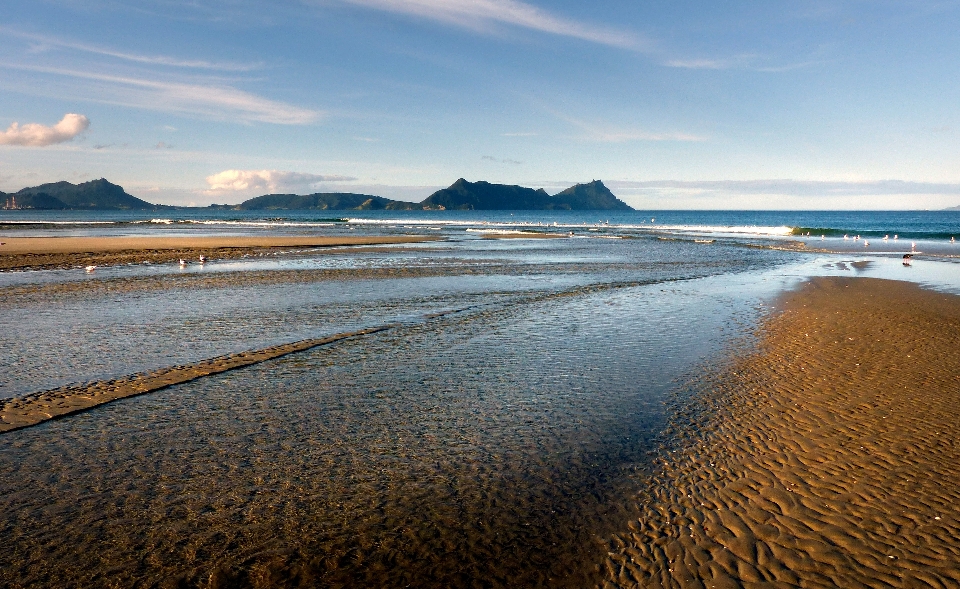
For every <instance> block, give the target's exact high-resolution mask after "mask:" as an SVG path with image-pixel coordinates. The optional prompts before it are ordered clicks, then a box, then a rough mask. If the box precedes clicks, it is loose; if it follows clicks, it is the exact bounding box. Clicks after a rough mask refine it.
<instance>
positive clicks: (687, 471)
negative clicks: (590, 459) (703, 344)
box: [606, 278, 960, 587]
mask: <svg viewBox="0 0 960 589" xmlns="http://www.w3.org/2000/svg"><path fill="white" fill-rule="evenodd" d="M777 308H778V310H777V312H775V313H774V314H772V315H771V316H770V317H769V318H768V320H767V321H766V322H765V324H764V325H763V326H762V328H761V330H760V332H759V339H758V344H757V348H756V349H755V350H754V351H752V352H750V353H746V354H745V355H744V356H742V357H739V358H736V359H734V360H733V361H732V362H731V364H730V366H728V367H727V368H725V369H723V370H721V371H719V373H717V372H714V373H712V374H708V375H705V376H703V377H702V379H700V380H698V381H697V382H694V383H692V384H691V386H692V389H693V395H691V396H688V397H684V399H678V400H677V412H676V418H675V420H674V423H673V425H672V440H673V442H672V443H668V449H666V450H664V452H663V457H662V459H661V461H660V464H659V471H658V472H659V474H658V475H657V477H656V478H655V480H654V484H653V485H652V487H651V489H650V491H649V494H646V495H644V496H642V497H641V501H642V502H643V514H644V515H643V516H642V517H641V518H639V519H638V520H636V521H634V522H632V523H631V524H630V525H629V530H625V531H624V532H623V533H621V534H618V535H617V536H615V537H614V538H613V540H612V545H611V546H610V549H609V550H610V556H609V558H608V560H607V563H606V567H607V582H606V585H607V586H621V587H635V586H641V587H957V586H960V564H958V563H960V442H958V440H960V297H957V296H953V295H946V294H942V293H937V292H933V291H927V290H922V289H921V288H919V287H918V286H916V285H913V284H909V283H904V282H896V281H886V280H877V279H866V278H855V279H846V278H816V279H813V280H811V281H810V282H808V283H806V284H805V285H804V286H803V287H802V288H801V289H799V290H798V291H797V292H793V293H789V294H788V295H786V296H785V297H784V298H783V300H781V302H780V303H779V304H778V306H777Z"/></svg>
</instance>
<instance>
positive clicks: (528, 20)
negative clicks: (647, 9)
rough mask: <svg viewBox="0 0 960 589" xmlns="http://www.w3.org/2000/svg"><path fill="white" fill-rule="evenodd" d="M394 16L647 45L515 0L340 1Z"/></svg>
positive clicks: (640, 47)
mask: <svg viewBox="0 0 960 589" xmlns="http://www.w3.org/2000/svg"><path fill="white" fill-rule="evenodd" d="M343 1H344V2H347V3H349V4H353V5H355V6H363V7H366V8H372V9H376V10H383V11H386V12H393V13H396V14H405V15H408V16H416V17H421V18H426V19H430V20H434V21H439V22H442V23H447V24H452V25H456V26H459V27H463V28H467V29H471V30H474V31H480V32H485V31H488V30H490V29H491V28H493V27H494V26H496V25H509V26H514V27H521V28H525V29H531V30H534V31H540V32H542V33H549V34H552V35H559V36H563V37H572V38H574V39H580V40H582V41H589V42H591V43H598V44H600V45H609V46H612V47H619V48H622V49H631V50H637V51H639V50H644V49H646V48H647V42H646V41H644V40H643V39H641V38H640V37H639V36H637V35H635V34H632V33H630V32H627V31H623V30H618V29H615V28H612V27H606V26H602V25H593V24H588V23H583V22H578V21H575V20H572V19H568V18H564V17H561V16H556V15H554V14H551V13H550V12H547V11H546V10H543V9H541V8H538V7H536V6H533V5H530V4H527V3H525V2H518V1H517V0H343Z"/></svg>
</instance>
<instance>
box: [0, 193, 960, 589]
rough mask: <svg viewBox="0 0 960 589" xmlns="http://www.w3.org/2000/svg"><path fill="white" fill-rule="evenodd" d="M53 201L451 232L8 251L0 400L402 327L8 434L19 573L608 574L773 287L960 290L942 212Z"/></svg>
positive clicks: (111, 218)
mask: <svg viewBox="0 0 960 589" xmlns="http://www.w3.org/2000/svg"><path fill="white" fill-rule="evenodd" d="M28 213H29V212H17V215H14V216H15V217H16V218H11V216H8V215H4V216H3V217H0V223H3V222H7V224H3V225H0V227H2V233H0V235H3V236H14V235H63V234H70V235H76V234H87V235H117V234H124V235H144V234H146V235H153V234H162V235H167V234H169V233H167V232H177V233H176V234H184V235H198V234H210V233H215V234H222V233H229V234H244V235H246V234H263V233H266V234H270V235H274V234H298V233H317V234H324V235H327V234H350V235H353V234H382V233H397V234H410V233H416V234H425V233H428V232H432V233H430V234H435V235H438V236H439V237H441V238H442V240H441V241H437V242H431V243H427V244H413V245H406V246H399V247H398V246H390V247H382V248H363V249H362V250H353V249H350V248H339V249H335V250H332V251H331V250H324V251H319V250H318V251H309V250H307V251H303V250H297V251H290V252H288V253H286V254H283V255H279V256H268V257H258V258H251V259H243V260H235V261H229V262H218V261H213V262H211V263H209V264H207V265H205V266H204V267H202V268H201V267H199V265H194V266H193V267H188V268H187V269H186V270H181V269H180V268H179V267H176V266H175V265H166V264H157V265H152V266H143V265H131V266H122V267H114V268H102V269H98V270H97V271H96V273H94V275H93V276H91V275H88V274H86V273H85V272H83V271H82V270H78V269H77V270H54V271H39V272H14V273H5V274H3V275H0V356H2V357H4V358H5V359H6V366H7V369H6V370H4V371H3V372H2V373H0V397H11V396H17V395H22V394H25V393H30V392H36V391H40V390H45V389H49V388H53V387H56V386H60V385H63V384H71V383H79V382H85V381H92V380H102V379H108V378H113V377H116V376H123V375H127V374H132V373H135V372H140V371H144V370H148V369H152V368H160V367H165V366H171V365H175V364H183V363H189V362H194V361H198V360H202V359H205V358H210V357H213V356H216V355H221V354H225V353H229V352H233V351H239V350H244V349H257V348H261V347H265V346H268V345H274V344H276V343H282V342H286V341H295V340H298V339H304V338H313V337H322V336H324V335H329V334H334V333H341V332H345V331H353V330H355V329H358V328H363V327H373V326H382V325H389V326H391V328H390V329H388V330H386V331H383V332H380V333H377V334H371V335H368V336H363V337H359V338H354V339H351V340H347V341H343V342H340V343H337V344H335V345H331V346H324V347H320V348H315V349H313V350H310V351H307V352H303V353H298V354H294V355H291V356H287V357H284V358H279V359H276V360H272V361H268V362H264V363H262V364H258V365H254V366H249V367H247V368H244V369H241V370H236V371H232V372H227V373H223V374H220V375H216V376H211V377H207V378H204V379H200V380H197V381H194V382H191V383H186V384H182V385H178V386H174V387H170V388H168V389H164V390H160V391H156V392H154V393H151V394H148V395H144V396H140V397H135V398H129V399H125V400H122V401H119V402H115V403H112V404H109V405H105V406H101V407H98V408H96V409H94V410H92V411H89V412H86V413H82V414H78V415H74V416H70V417H67V418H65V419H60V420H55V421H50V422H46V423H44V424H41V425H39V426H36V427H33V428H28V429H25V430H20V431H17V432H13V433H8V434H4V435H0V472H3V473H5V476H3V477H0V584H2V585H9V586H17V585H24V586H27V585H30V586H33V585H38V586H57V587H61V586H76V587H80V586H98V585H99V586H107V585H121V586H132V585H142V586H165V585H171V586H173V585H186V586H218V585H219V586H231V585H241V586H244V585H246V586H295V585H310V586H330V587H339V586H397V587H403V586H417V587H430V586H434V587H458V586H488V587H498V586H499V587H516V586H571V587H582V586H590V585H592V584H593V583H595V582H596V581H597V580H598V579H599V578H600V577H599V575H600V571H599V568H598V567H599V564H600V563H602V562H603V557H604V555H605V548H604V543H603V542H604V540H605V539H606V538H607V537H608V536H609V534H610V533H611V532H613V531H617V530H620V529H623V525H624V523H625V522H626V521H628V520H629V519H630V518H631V517H633V516H634V514H635V513H636V510H637V506H636V505H635V498H636V497H637V496H638V490H639V489H640V488H642V486H643V484H644V480H645V479H644V477H645V475H646V473H647V472H649V468H650V460H651V457H652V455H653V454H652V453H653V452H655V451H656V449H657V444H658V439H657V436H658V434H659V432H660V431H661V430H662V429H663V427H664V425H665V423H666V420H667V419H668V418H669V415H668V414H667V412H666V410H665V402H666V401H667V400H668V399H669V398H670V396H671V395H672V394H675V391H676V390H677V388H678V386H680V385H681V384H682V382H683V381H684V379H685V378H687V377H689V376H690V375H692V374H695V373H697V372H698V371H701V370H707V369H710V368H711V367H714V366H716V365H718V364H719V363H722V362H724V360H725V358H726V357H727V352H728V351H729V350H730V349H731V347H737V346H749V341H750V336H751V333H752V329H753V328H754V326H755V325H756V320H757V319H758V318H760V317H762V316H763V315H764V314H765V312H766V309H767V305H769V304H770V303H771V302H772V301H774V300H775V298H776V295H777V293H779V292H782V290H783V289H785V288H790V287H792V286H795V285H796V284H797V282H798V281H801V280H803V279H804V278H805V277H807V276H810V275H816V274H837V275H870V276H879V277H888V278H890V277H892V278H904V279H910V280H917V281H921V282H925V283H926V284H928V285H931V286H935V287H938V288H944V289H946V290H951V289H954V290H956V289H957V287H958V286H960V276H958V275H960V266H957V265H956V264H954V263H953V259H954V257H953V256H954V254H953V253H952V251H951V249H950V248H951V247H953V246H952V245H951V243H950V241H949V237H947V235H948V234H950V233H951V232H952V231H954V230H957V233H958V234H960V224H958V223H957V222H956V220H957V219H958V217H956V216H954V217H953V218H954V221H953V222H952V223H953V224H950V223H948V222H946V221H944V218H941V217H937V216H936V215H935V214H928V213H916V214H914V213H910V214H907V213H890V214H887V213H883V214H879V213H877V214H874V213H870V214H865V215H860V216H858V215H856V214H850V213H797V214H795V215H796V217H792V216H790V215H794V214H792V213H791V214H784V213H699V214H698V213H687V212H685V213H669V212H662V211H658V212H642V213H641V212H638V213H636V214H634V213H617V214H613V213H610V214H607V213H596V212H591V213H552V212H546V213H540V212H536V213H533V212H522V213H521V212H516V213H512V214H511V213H503V212H498V213H483V212H446V211H444V212H415V213H411V212H404V213H402V214H401V213H395V212H377V213H369V214H363V215H362V216H360V215H358V216H353V215H352V214H351V216H349V217H347V216H344V217H342V218H341V217H337V218H335V219H334V218H332V217H326V218H325V217H322V216H320V215H318V214H317V212H315V211H306V212H297V213H288V212H283V213H282V216H281V215H280V214H279V213H278V215H277V217H271V218H265V217H264V216H263V215H262V214H259V215H254V214H250V213H242V214H241V213H235V212H223V211H218V212H216V213H208V212H203V213H202V214H200V213H189V214H180V213H179V212H178V214H180V216H179V217H175V216H174V215H173V214H170V217H171V218H170V219H167V220H169V221H170V222H169V223H167V222H166V220H157V221H153V220H152V218H148V219H145V218H143V217H142V216H139V214H115V213H110V214H96V215H95V214H80V215H74V216H71V215H72V213H71V214H67V213H55V214H49V215H47V214H39V213H33V214H32V215H33V216H30V214H28ZM938 214H939V213H938ZM938 214H937V215H938ZM671 215H673V216H671ZM898 215H900V216H899V217H898ZM11 221H16V222H11ZM140 221H146V222H140ZM798 227H812V228H816V227H819V228H821V229H823V230H824V233H825V237H824V240H823V241H824V242H827V241H828V240H832V241H830V242H829V243H831V244H833V246H834V247H833V248H832V249H831V248H830V247H820V244H819V243H817V242H819V241H820V240H819V238H816V239H813V238H812V236H811V238H807V237H806V236H805V235H803V236H801V235H799V233H801V232H800V231H799V230H797V229H795V228H798ZM827 227H833V229H834V230H835V231H834V232H833V233H834V234H833V235H830V236H829V237H828V236H827V235H826V233H828V232H827V230H826V228H827ZM871 228H872V229H871ZM840 231H843V232H845V233H848V234H854V235H856V233H857V232H859V233H860V235H861V240H862V239H863V236H864V235H865V234H867V233H868V231H882V232H889V233H891V235H890V240H892V238H893V235H894V234H896V235H898V241H899V239H910V240H911V242H917V243H918V246H919V247H915V248H914V247H913V246H912V244H908V245H907V247H906V249H907V250H910V249H916V250H931V249H936V252H937V253H934V254H928V253H921V254H918V255H917V256H916V257H915V258H914V260H913V261H912V263H911V265H910V266H904V265H903V263H902V260H901V254H900V250H896V249H894V248H893V247H892V246H891V247H889V248H888V249H889V251H869V248H864V247H863V246H861V245H857V246H856V248H860V249H855V248H854V246H853V245H850V244H844V241H845V240H843V239H842V237H843V235H842V234H839V232H840ZM514 232H534V233H557V234H560V235H563V236H565V237H567V239H543V238H537V239H495V240H490V239H484V237H485V236H488V235H493V236H499V237H503V236H505V235H508V234H509V235H516V233H514ZM571 232H573V235H572V236H571V235H570V233H571ZM803 233H806V231H803ZM811 233H812V231H811ZM571 237H572V238H571ZM848 237H849V235H848ZM880 239H881V240H882V235H881V236H880ZM847 241H849V240H847ZM871 245H872V241H871ZM934 246H936V247H935V248H934ZM897 247H900V245H899V244H898V246H897ZM864 249H866V250H868V251H867V252H864V251H863V250H864ZM811 250H817V251H811ZM853 262H861V263H857V264H853Z"/></svg>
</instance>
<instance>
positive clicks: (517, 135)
mask: <svg viewBox="0 0 960 589" xmlns="http://www.w3.org/2000/svg"><path fill="white" fill-rule="evenodd" d="M500 136H501V137H536V136H537V134H536V133H501V135H500Z"/></svg>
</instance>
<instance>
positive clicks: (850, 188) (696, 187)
mask: <svg viewBox="0 0 960 589" xmlns="http://www.w3.org/2000/svg"><path fill="white" fill-rule="evenodd" d="M607 184H608V185H609V186H610V188H611V189H614V188H618V189H622V190H631V191H635V192H647V193H657V194H670V193H672V194H680V193H682V194H685V195H692V196H695V195H702V196H718V195H725V194H751V195H784V196H869V195H925V194H950V195H960V184H956V183H937V182H910V181H906V180H869V181H855V182H850V181H833V180H790V179H774V180H694V181H684V180H651V181H642V182H634V181H626V180H619V181H617V180H611V181H609V182H607Z"/></svg>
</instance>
